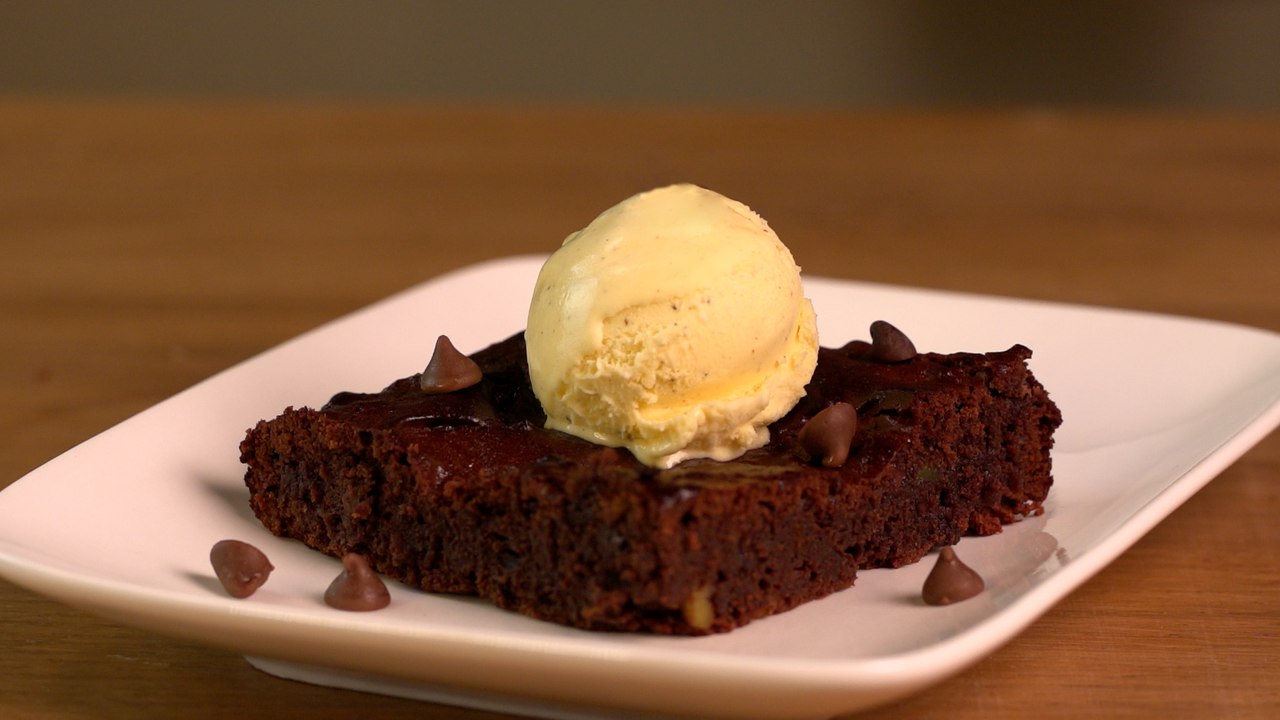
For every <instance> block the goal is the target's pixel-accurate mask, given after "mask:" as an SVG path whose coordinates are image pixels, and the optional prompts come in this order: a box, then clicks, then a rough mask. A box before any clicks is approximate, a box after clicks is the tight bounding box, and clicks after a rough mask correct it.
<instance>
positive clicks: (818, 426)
mask: <svg viewBox="0 0 1280 720" xmlns="http://www.w3.org/2000/svg"><path fill="white" fill-rule="evenodd" d="M857 429H858V413H857V411H856V410H854V409H853V406H852V405H850V404H849V403H847V402H838V403H836V404H834V405H832V406H830V407H828V408H826V409H824V410H822V411H821V412H819V413H818V414H817V415H814V416H813V417H811V418H809V422H807V423H805V424H804V427H802V428H800V446H801V447H803V448H804V451H805V452H806V453H808V454H809V457H810V458H815V459H816V458H821V459H822V464H823V465H825V466H826V467H840V466H841V465H843V464H844V461H845V459H846V458H848V457H849V445H850V444H851V443H852V442H853V433H854V431H856V430H857Z"/></svg>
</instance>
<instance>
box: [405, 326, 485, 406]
mask: <svg viewBox="0 0 1280 720" xmlns="http://www.w3.org/2000/svg"><path fill="white" fill-rule="evenodd" d="M481 377H483V374H482V373H481V372H480V366H479V365H477V364H476V362H475V361H474V360H472V359H471V358H469V357H467V356H466V355H463V354H462V353H460V352H458V349H457V348H455V347H454V346H453V343H452V342H451V341H450V340H449V338H448V336H446V335H441V336H440V337H438V338H436V349H435V353H434V354H432V356H431V362H429V363H427V369H426V370H423V371H422V376H421V377H420V378H419V379H418V384H419V386H420V387H421V388H422V390H423V391H424V392H428V393H432V394H437V393H448V392H453V391H454V390H461V389H463V388H468V387H471V386H472V385H475V384H476V383H478V382H480V378H481Z"/></svg>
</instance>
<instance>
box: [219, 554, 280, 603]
mask: <svg viewBox="0 0 1280 720" xmlns="http://www.w3.org/2000/svg"><path fill="white" fill-rule="evenodd" d="M209 563H210V564H211V565H213V573H214V574H215V575H217V576H218V582H220V583H222V587H223V588H224V589H226V591H227V594H228V595H230V596H231V597H235V598H247V597H249V596H250V595H252V594H253V593H254V591H255V590H257V589H258V588H260V587H262V583H264V582H266V581H267V576H268V575H270V574H271V571H272V570H274V569H275V568H274V567H272V565H271V562H270V561H269V560H267V556H266V555H264V554H263V553H262V551H261V550H259V549H258V548H256V547H254V546H252V545H250V544H249V543H247V542H241V541H239V540H219V541H218V542H216V543H214V544H213V548H212V549H211V550H210V551H209Z"/></svg>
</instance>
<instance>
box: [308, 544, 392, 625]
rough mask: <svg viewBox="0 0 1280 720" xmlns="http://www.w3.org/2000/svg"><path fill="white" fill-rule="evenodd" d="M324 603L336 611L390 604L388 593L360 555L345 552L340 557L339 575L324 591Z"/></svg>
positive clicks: (382, 606)
mask: <svg viewBox="0 0 1280 720" xmlns="http://www.w3.org/2000/svg"><path fill="white" fill-rule="evenodd" d="M324 602H325V604H326V605H328V606H329V607H332V608H337V609H338V610H351V611H353V612H364V611H367V610H380V609H382V608H384V607H386V606H387V605H389V604H390V603H391V593H389V592H387V586H386V585H384V584H383V582H382V578H380V577H378V575H377V574H376V573H374V572H373V570H372V569H371V568H370V567H369V561H368V560H366V559H365V558H364V556H363V555H358V554H356V553H347V554H346V555H344V556H343V557H342V573H341V574H339V575H338V577H336V578H334V579H333V582H332V583H330V584H329V589H328V590H325V591H324Z"/></svg>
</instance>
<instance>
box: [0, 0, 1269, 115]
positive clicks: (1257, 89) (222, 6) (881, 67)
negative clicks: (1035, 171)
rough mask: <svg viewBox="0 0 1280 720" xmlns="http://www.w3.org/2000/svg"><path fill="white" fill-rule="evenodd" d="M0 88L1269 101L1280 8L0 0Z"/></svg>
mask: <svg viewBox="0 0 1280 720" xmlns="http://www.w3.org/2000/svg"><path fill="white" fill-rule="evenodd" d="M0 94H10V95H15V94H130V95H144V96H155V95H175V94H176V95H197V96H204V95H218V96H228V95H230V96H239V97H277V98H280V97H283V98H307V99H313V98H340V99H369V100H403V99H410V100H422V101H427V102H438V103H474V102H485V103H488V102H511V101H514V102H531V103H537V102H582V103H594V102H620V103H653V102H659V103H676V104H688V103H702V104H708V103H713V104H750V105H772V104H789V105H797V104H798V105H822V106H830V105H840V106H903V105H917V106H918V105H972V104H1061V105H1082V104H1088V105H1128V106H1160V107H1169V106H1175V107H1176V106H1191V107H1235V108H1266V109H1270V108H1277V107H1280V2H1261V1H1257V0H1254V1H1250V0H1225V1H1220V2H1214V1H1212V0H1176V1H1174V2H1158V1H1150V2H1061V1H1059V0H1054V1H1051V2H1032V1H1027V2H1014V1H1008V0H1006V1H999V2H976V3H973V2H940V1H939V2H925V1H921V0H909V1H905V2H892V1H889V0H860V1H859V0H855V1H851V2H838V1H836V0H807V1H806V0H800V1H797V2H767V1H765V0H742V1H740V2H729V1H728V0H722V1H714V2H713V1H709V0H691V1H688V2H681V1H679V0H647V1H644V2H617V1H611V0H600V1H598V2H593V1H591V0H548V1H545V2H532V1H530V2H521V1H518V0H477V1H476V2H441V1H435V2H430V1H427V2H408V1H403V0H401V1H397V0H374V1H371V2H334V1H332V0H319V1H315V2H301V1H298V2H283V1H281V0H266V1H263V2H246V1H243V0H236V1H230V2H219V1H217V0H198V1H193V2H164V1H161V0H143V1H137V2H90V1H87V0H54V1H51V2H35V1H32V2H14V1H11V0H0Z"/></svg>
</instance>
